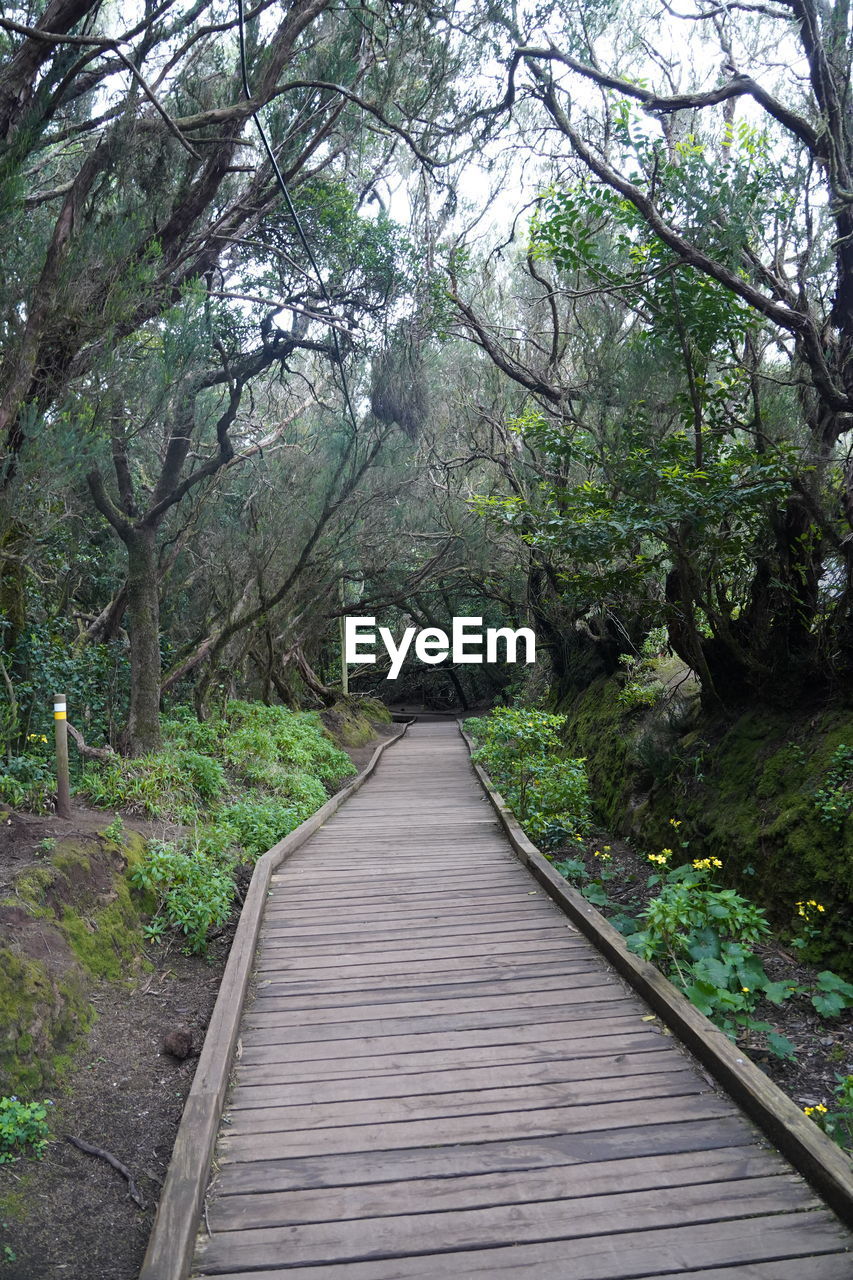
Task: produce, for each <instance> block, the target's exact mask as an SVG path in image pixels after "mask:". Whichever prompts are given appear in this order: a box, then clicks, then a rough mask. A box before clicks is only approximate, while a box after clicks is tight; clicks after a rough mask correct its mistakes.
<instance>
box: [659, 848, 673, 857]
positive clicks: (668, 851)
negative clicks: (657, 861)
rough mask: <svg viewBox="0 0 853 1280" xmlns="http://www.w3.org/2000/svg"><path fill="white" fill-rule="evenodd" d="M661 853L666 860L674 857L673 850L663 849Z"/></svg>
mask: <svg viewBox="0 0 853 1280" xmlns="http://www.w3.org/2000/svg"><path fill="white" fill-rule="evenodd" d="M661 853H662V854H663V856H664V857H665V858H671V857H672V850H671V849H661Z"/></svg>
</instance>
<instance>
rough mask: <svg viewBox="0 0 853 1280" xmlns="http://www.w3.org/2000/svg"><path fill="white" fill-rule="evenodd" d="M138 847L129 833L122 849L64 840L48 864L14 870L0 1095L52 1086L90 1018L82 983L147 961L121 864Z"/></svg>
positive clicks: (0, 1030)
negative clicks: (15, 878) (24, 870)
mask: <svg viewBox="0 0 853 1280" xmlns="http://www.w3.org/2000/svg"><path fill="white" fill-rule="evenodd" d="M144 845H145V842H144V840H143V839H142V837H141V836H138V835H137V834H136V833H135V832H133V833H128V836H127V837H126V838H124V837H123V840H122V845H121V848H120V849H119V847H117V846H116V845H114V844H110V843H109V842H105V841H101V840H100V839H98V838H97V837H89V836H84V837H69V838H66V839H64V840H62V841H60V842H59V843H58V844H57V846H56V848H55V849H54V850H53V851H52V855H51V859H50V861H49V862H47V863H46V864H45V865H43V866H39V867H32V868H29V869H28V870H27V871H26V872H24V873H23V874H22V875H20V876H18V878H17V880H16V882H15V893H14V895H13V896H11V897H10V898H9V899H8V900H7V903H6V904H4V905H5V906H6V908H7V915H8V918H9V923H10V938H11V939H12V941H11V942H10V944H9V945H8V946H3V947H0V1089H2V1091H3V1092H7V1093H9V1092H11V1093H15V1092H17V1093H20V1094H21V1095H26V1094H32V1093H34V1092H37V1091H38V1090H39V1089H42V1088H44V1087H46V1086H49V1085H52V1084H54V1083H56V1081H57V1080H59V1079H60V1078H61V1077H62V1075H63V1074H64V1073H65V1071H66V1070H67V1069H68V1066H69V1065H70V1057H69V1054H70V1053H71V1052H72V1051H73V1048H74V1046H75V1044H76V1043H77V1042H78V1041H79V1040H80V1038H81V1036H82V1034H83V1033H84V1032H85V1030H86V1029H87V1027H88V1026H89V1025H90V1024H91V1022H92V1020H93V1017H94V1011H93V1009H92V1006H91V1004H90V1002H89V999H88V985H89V982H90V981H91V980H92V979H98V980H109V981H119V980H122V979H126V978H128V977H129V976H130V975H131V974H132V973H133V972H134V971H135V970H138V969H139V968H140V967H146V966H147V961H145V960H144V959H143V956H142V932H141V914H140V912H141V908H140V906H139V905H137V903H136V902H135V901H134V898H133V896H132V893H131V886H130V883H129V880H128V877H127V870H126V869H127V864H128V863H132V864H134V865H135V863H136V862H137V861H138V860H139V858H140V857H141V856H142V853H143V850H144ZM36 920H37V921H39V924H38V926H34V925H33V923H32V922H33V921H36Z"/></svg>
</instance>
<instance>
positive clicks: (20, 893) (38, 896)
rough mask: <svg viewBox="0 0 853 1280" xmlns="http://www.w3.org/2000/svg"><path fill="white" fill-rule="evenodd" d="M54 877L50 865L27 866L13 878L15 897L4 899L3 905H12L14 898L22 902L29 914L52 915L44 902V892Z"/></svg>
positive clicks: (14, 901) (43, 916)
mask: <svg viewBox="0 0 853 1280" xmlns="http://www.w3.org/2000/svg"><path fill="white" fill-rule="evenodd" d="M55 879H56V871H55V870H54V868H53V867H52V866H45V867H29V868H28V869H27V870H26V871H23V872H22V873H21V874H20V875H19V876H17V877H16V879H15V897H14V898H6V899H4V905H5V904H8V905H10V906H14V905H15V903H16V900H17V901H18V902H19V903H21V902H23V903H24V904H25V905H26V907H27V910H28V911H29V914H30V915H32V916H37V917H41V918H45V917H49V916H52V915H53V912H52V911H51V909H50V907H49V906H48V905H47V904H46V902H45V894H46V892H47V890H48V889H49V888H50V886H51V885H52V884H53V882H54V880H55Z"/></svg>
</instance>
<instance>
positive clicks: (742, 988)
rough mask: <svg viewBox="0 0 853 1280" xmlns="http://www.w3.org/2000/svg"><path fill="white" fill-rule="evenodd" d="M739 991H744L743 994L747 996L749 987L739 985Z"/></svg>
mask: <svg viewBox="0 0 853 1280" xmlns="http://www.w3.org/2000/svg"><path fill="white" fill-rule="evenodd" d="M741 991H742V992H743V993H744V995H747V996H748V995H749V992H750V988H749V987H741Z"/></svg>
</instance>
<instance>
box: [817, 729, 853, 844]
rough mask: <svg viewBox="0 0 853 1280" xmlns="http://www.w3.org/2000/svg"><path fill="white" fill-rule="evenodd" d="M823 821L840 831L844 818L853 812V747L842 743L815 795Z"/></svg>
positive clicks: (834, 754)
mask: <svg viewBox="0 0 853 1280" xmlns="http://www.w3.org/2000/svg"><path fill="white" fill-rule="evenodd" d="M814 803H815V808H816V809H817V811H818V813H819V814H820V817H821V821H822V822H825V823H826V824H827V826H829V827H834V828H835V830H836V831H840V829H841V827H842V826H843V825H844V819H845V818H846V817H847V816H848V814H850V813H851V812H853V747H848V746H845V745H844V743H842V744H841V745H840V746H839V747H837V748H836V750H835V751H834V752H833V754H832V759H831V760H830V762H829V769H828V770H827V773H826V781H825V782H824V785H823V786H822V787H820V788H819V789H818V790H817V791H816V792H815V795H814Z"/></svg>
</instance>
